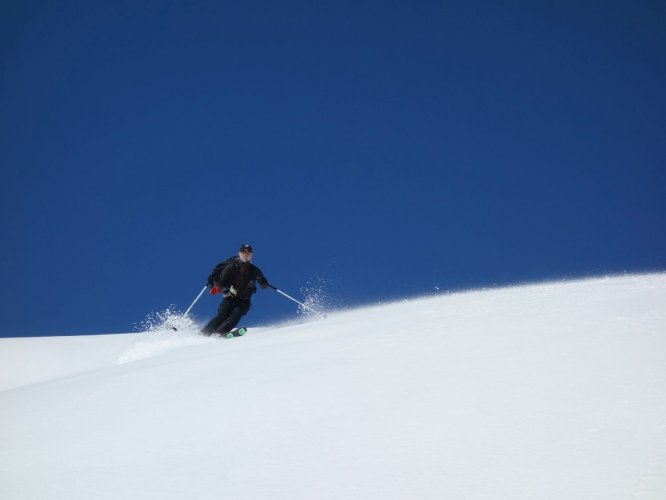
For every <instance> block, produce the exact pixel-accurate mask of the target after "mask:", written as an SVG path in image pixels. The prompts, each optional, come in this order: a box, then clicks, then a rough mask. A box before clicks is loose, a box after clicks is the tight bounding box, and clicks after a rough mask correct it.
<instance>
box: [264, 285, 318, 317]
mask: <svg viewBox="0 0 666 500" xmlns="http://www.w3.org/2000/svg"><path fill="white" fill-rule="evenodd" d="M266 284H267V285H268V286H269V287H271V288H272V289H273V290H275V291H276V292H277V293H279V294H281V295H284V296H285V297H287V298H288V299H289V300H293V301H294V302H296V303H297V304H298V305H299V306H301V307H304V308H305V309H308V310H309V311H312V312H313V313H315V314H318V315H319V316H321V317H322V318H326V315H325V314H324V313H320V312H319V311H315V310H314V309H312V308H311V307H310V306H306V305H305V304H303V302H299V301H298V300H296V299H295V298H293V297H291V296H290V295H287V294H286V293H284V292H283V291H282V290H279V289H278V288H275V287H274V286H273V285H271V284H270V283H266Z"/></svg>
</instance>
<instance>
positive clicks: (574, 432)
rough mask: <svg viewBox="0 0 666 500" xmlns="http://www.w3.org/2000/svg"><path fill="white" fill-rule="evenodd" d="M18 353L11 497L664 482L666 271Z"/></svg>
mask: <svg viewBox="0 0 666 500" xmlns="http://www.w3.org/2000/svg"><path fill="white" fill-rule="evenodd" d="M248 320H249V321H251V316H249V317H248ZM248 324H250V326H251V323H248ZM0 363H1V366H2V368H1V369H0V492H2V494H1V495H0V496H1V497H2V498H7V499H67V500H74V499H90V498H95V499H183V498H188V499H219V498H229V499H415V498H424V499H425V498H427V499H431V498H432V499H434V498H438V499H439V498H451V499H500V498H501V499H505V498H506V499H534V498H539V499H558V500H561V499H581V500H582V499H585V500H588V499H592V498H597V499H604V500H606V499H628V498H642V499H663V498H666V274H646V275H630V276H622V277H609V278H598V279H588V280H583V281H575V282H559V283H545V284H539V285H529V286H519V287H512V288H505V289H492V290H484V291H472V292H466V293H455V294H444V295H438V296H433V297H425V298H419V299H413V300H405V301H401V302H397V303H392V304H384V305H377V306H372V307H365V308H360V309H356V310H350V311H340V312H333V313H330V314H329V317H328V319H317V320H312V321H309V322H305V323H302V324H292V325H289V324H287V325H276V326H273V327H263V328H251V329H250V331H249V333H248V334H247V335H246V336H245V337H242V338H238V339H232V340H227V339H208V338H206V337H202V336H199V335H197V334H196V332H194V331H189V332H180V331H179V332H171V331H162V332H151V333H140V334H118V335H98V336H94V335H93V336H85V337H51V338H9V339H0Z"/></svg>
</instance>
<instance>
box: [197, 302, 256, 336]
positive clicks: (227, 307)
mask: <svg viewBox="0 0 666 500" xmlns="http://www.w3.org/2000/svg"><path fill="white" fill-rule="evenodd" d="M249 310H250V301H249V300H239V299H234V298H233V297H226V298H225V299H224V300H223V301H222V303H221V304H220V307H218V308H217V316H215V317H214V318H213V319H211V320H210V321H209V322H208V324H207V325H206V326H204V328H203V330H201V332H202V333H204V334H206V335H212V334H213V333H229V332H230V331H231V330H233V329H234V327H235V326H236V325H237V324H238V322H239V321H240V319H241V318H242V317H243V316H245V315H246V314H247V312H248V311H249Z"/></svg>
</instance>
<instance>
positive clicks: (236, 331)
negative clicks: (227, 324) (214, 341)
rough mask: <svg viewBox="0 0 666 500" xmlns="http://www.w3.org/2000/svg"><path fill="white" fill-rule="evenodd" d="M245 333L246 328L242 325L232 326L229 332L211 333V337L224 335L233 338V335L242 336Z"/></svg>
mask: <svg viewBox="0 0 666 500" xmlns="http://www.w3.org/2000/svg"><path fill="white" fill-rule="evenodd" d="M246 333H247V328H245V327H244V326H241V327H238V328H234V329H233V330H231V331H230V332H229V333H213V334H212V335H211V337H226V338H228V339H233V338H234V337H242V336H243V335H245V334H246Z"/></svg>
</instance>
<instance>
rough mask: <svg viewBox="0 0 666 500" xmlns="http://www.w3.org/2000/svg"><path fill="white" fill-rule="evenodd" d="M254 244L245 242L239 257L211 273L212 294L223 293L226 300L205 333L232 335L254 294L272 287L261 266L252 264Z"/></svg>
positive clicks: (231, 259)
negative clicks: (258, 290) (257, 285)
mask: <svg viewBox="0 0 666 500" xmlns="http://www.w3.org/2000/svg"><path fill="white" fill-rule="evenodd" d="M251 260H252V247H251V246H250V245H248V244H244V245H241V247H240V249H239V250H238V256H237V257H231V258H229V259H227V260H225V261H224V262H221V263H220V264H218V265H217V266H216V267H215V269H214V270H213V273H212V274H211V275H210V276H209V277H208V285H209V286H210V287H211V290H210V293H211V295H215V294H216V293H218V292H219V293H222V297H223V299H222V303H221V304H220V307H219V308H218V309H217V312H218V314H217V316H215V317H214V318H213V319H212V320H210V322H209V323H208V324H207V325H206V326H205V327H204V328H203V330H201V332H202V333H203V334H204V335H208V336H210V335H215V336H228V335H229V332H231V330H233V329H234V327H235V326H236V325H237V324H238V322H239V321H240V319H241V318H242V317H243V316H245V314H247V312H248V311H249V310H250V306H251V303H250V298H251V297H252V294H254V292H256V291H257V287H256V283H259V286H261V288H268V281H267V280H266V278H265V277H264V274H263V273H262V272H261V269H259V268H258V267H257V266H255V265H254V264H252V262H251Z"/></svg>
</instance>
